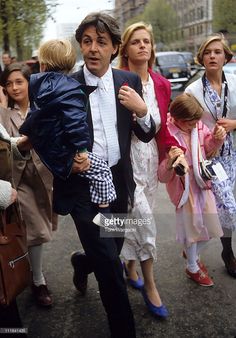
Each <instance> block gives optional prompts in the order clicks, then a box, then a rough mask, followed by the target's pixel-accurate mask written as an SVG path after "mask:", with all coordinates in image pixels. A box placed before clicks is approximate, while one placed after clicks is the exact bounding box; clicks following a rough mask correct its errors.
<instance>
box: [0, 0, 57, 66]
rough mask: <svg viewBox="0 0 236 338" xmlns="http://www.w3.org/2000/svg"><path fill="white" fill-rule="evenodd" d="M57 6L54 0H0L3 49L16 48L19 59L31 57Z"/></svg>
mask: <svg viewBox="0 0 236 338" xmlns="http://www.w3.org/2000/svg"><path fill="white" fill-rule="evenodd" d="M56 6H57V3H55V1H53V0H47V1H45V0H0V10H1V12H0V40H1V43H2V49H3V50H5V51H10V50H13V49H14V50H15V51H16V53H17V58H18V59H19V60H23V59H26V58H29V57H30V54H31V52H32V49H34V48H35V46H37V45H38V43H39V42H40V40H41V38H42V34H43V29H44V24H45V22H46V20H47V19H48V18H52V13H53V10H54V9H55V7H56Z"/></svg>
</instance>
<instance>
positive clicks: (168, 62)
mask: <svg viewBox="0 0 236 338" xmlns="http://www.w3.org/2000/svg"><path fill="white" fill-rule="evenodd" d="M157 60H158V64H159V65H160V66H173V65H177V64H184V63H185V61H184V58H183V56H182V55H179V54H173V55H170V54H169V55H168V54H166V55H157Z"/></svg>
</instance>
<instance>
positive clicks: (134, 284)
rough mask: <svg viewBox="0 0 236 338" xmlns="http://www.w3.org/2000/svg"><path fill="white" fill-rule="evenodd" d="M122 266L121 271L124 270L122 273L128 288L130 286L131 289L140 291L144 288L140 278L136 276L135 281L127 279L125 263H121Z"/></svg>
mask: <svg viewBox="0 0 236 338" xmlns="http://www.w3.org/2000/svg"><path fill="white" fill-rule="evenodd" d="M122 265H123V269H124V272H125V276H126V277H127V283H128V284H129V285H130V286H132V288H134V289H136V290H141V289H142V288H143V287H144V282H143V280H142V278H141V277H140V276H138V279H137V280H133V279H131V278H129V277H128V276H129V274H128V270H127V267H126V264H125V262H123V263H122Z"/></svg>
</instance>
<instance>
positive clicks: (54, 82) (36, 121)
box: [20, 72, 90, 179]
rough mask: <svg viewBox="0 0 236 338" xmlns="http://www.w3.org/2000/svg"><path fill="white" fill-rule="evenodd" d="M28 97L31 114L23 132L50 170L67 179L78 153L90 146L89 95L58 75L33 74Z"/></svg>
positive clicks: (80, 87) (78, 85)
mask: <svg viewBox="0 0 236 338" xmlns="http://www.w3.org/2000/svg"><path fill="white" fill-rule="evenodd" d="M29 95H30V111H29V113H28V115H27V118H26V120H25V122H24V123H23V125H22V126H21V128H20V133H21V134H24V135H27V136H28V137H29V139H30V142H31V143H32V145H33V148H34V149H35V151H36V152H37V154H38V155H39V157H40V159H41V160H42V162H43V163H44V164H45V165H46V166H47V167H48V168H49V170H50V171H51V172H52V173H53V174H54V175H56V176H58V177H60V178H62V179H66V178H67V177H68V176H69V175H70V172H71V167H72V164H73V159H74V156H75V154H76V152H77V151H78V150H83V149H87V148H89V147H90V138H89V131H88V125H87V122H86V119H87V114H86V108H85V107H86V103H87V96H86V94H85V93H84V91H83V90H82V86H81V85H80V84H79V83H78V82H77V81H76V80H74V79H72V78H71V77H68V76H66V75H63V74H61V73H56V72H48V73H39V74H33V75H31V77H30V84H29Z"/></svg>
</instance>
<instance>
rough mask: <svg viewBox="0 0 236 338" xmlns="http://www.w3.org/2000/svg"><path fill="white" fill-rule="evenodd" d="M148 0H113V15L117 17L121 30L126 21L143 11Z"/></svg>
mask: <svg viewBox="0 0 236 338" xmlns="http://www.w3.org/2000/svg"><path fill="white" fill-rule="evenodd" d="M148 2H149V0H115V8H114V16H115V18H116V19H117V21H118V23H119V26H120V28H121V31H123V30H124V28H125V24H126V22H127V21H128V20H129V19H131V18H133V17H134V16H136V15H139V14H141V13H142V12H143V11H144V7H145V6H146V4H147V3H148Z"/></svg>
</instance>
